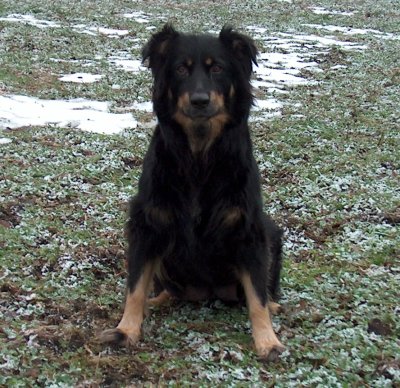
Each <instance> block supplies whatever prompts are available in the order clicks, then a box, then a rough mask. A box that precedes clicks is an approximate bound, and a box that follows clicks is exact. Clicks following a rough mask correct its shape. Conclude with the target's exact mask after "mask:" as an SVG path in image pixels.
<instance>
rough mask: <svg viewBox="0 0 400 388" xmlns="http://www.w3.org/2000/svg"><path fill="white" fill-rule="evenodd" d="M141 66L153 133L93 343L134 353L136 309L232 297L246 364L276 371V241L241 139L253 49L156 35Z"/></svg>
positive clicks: (204, 38)
mask: <svg viewBox="0 0 400 388" xmlns="http://www.w3.org/2000/svg"><path fill="white" fill-rule="evenodd" d="M142 54H143V61H148V66H149V68H150V69H151V71H152V75H153V78H154V86H153V98H152V99H153V106H154V111H155V114H156V115H157V118H158V124H157V126H156V128H155V131H154V134H153V136H152V139H151V142H150V145H149V148H148V151H147V154H146V156H145V158H144V162H143V172H142V175H141V178H140V180H139V190H138V193H137V195H136V196H135V197H134V198H133V199H132V200H131V203H130V213H129V220H128V222H127V226H126V233H127V237H128V251H127V267H128V278H127V291H126V300H125V309H124V313H123V317H122V319H121V321H120V323H119V324H118V326H117V328H115V329H110V330H106V331H105V332H103V334H102V341H103V342H106V343H117V344H123V345H131V344H134V343H136V342H137V341H138V340H139V337H140V333H141V325H142V322H143V318H144V312H145V308H146V305H147V303H150V304H160V303H163V302H165V301H166V300H168V299H170V298H178V299H182V300H189V301H199V300H206V299H210V298H219V299H222V300H223V301H236V300H238V299H239V298H240V295H241V294H242V295H243V294H244V297H245V300H246V302H247V306H248V310H249V315H250V320H251V324H252V334H253V338H254V343H255V347H256V350H257V353H258V355H259V356H260V357H262V358H264V359H266V360H273V359H276V358H277V357H278V355H279V354H280V353H281V352H282V351H283V349H284V346H283V345H282V344H281V342H280V341H279V340H278V338H277V336H276V334H275V332H274V330H273V328H272V323H271V314H274V313H275V312H276V311H277V310H278V309H279V305H278V304H277V303H276V300H277V298H278V296H279V279H280V271H281V266H282V264H281V261H282V260H281V251H282V242H281V240H282V232H281V230H280V229H279V228H278V227H277V226H276V225H275V223H274V222H273V221H272V220H271V219H270V218H269V217H268V216H267V215H266V214H264V212H263V204H262V197H261V186H260V181H259V172H258V168H257V164H256V161H255V159H254V157H253V153H252V142H251V139H250V134H249V128H248V117H249V112H250V108H251V105H252V102H253V96H252V93H251V85H250V77H251V74H252V66H253V64H257V63H256V56H257V54H258V52H257V49H256V46H255V44H254V42H253V40H252V39H251V38H250V37H248V36H246V35H243V34H241V33H239V32H236V31H234V30H233V29H232V28H231V27H228V26H225V27H224V28H222V30H221V32H220V34H219V36H218V37H216V36H212V35H208V34H184V33H180V32H178V31H176V30H175V29H174V27H173V26H172V25H170V24H166V25H165V26H164V27H163V29H162V30H161V31H159V32H157V33H155V34H154V35H153V36H152V37H151V39H150V40H149V42H148V43H147V44H146V45H145V47H144V49H143V53H142ZM153 285H154V289H155V292H156V294H158V295H157V296H156V297H154V298H152V299H150V300H149V299H148V296H149V293H150V291H151V287H152V286H153Z"/></svg>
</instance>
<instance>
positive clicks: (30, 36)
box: [0, 0, 400, 387]
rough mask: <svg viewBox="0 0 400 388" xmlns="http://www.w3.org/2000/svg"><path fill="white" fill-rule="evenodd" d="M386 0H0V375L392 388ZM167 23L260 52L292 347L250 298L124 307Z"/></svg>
mask: <svg viewBox="0 0 400 388" xmlns="http://www.w3.org/2000/svg"><path fill="white" fill-rule="evenodd" d="M399 20H400V5H399V3H398V2H397V1H394V0H393V1H386V0H376V1H373V2H372V1H366V2H365V1H354V2H348V1H344V0H343V1H340V0H331V1H322V0H321V1H317V0H302V1H294V0H293V1H277V0H270V1H256V0H250V1H245V2H243V1H219V2H214V1H162V0H154V1H149V2H139V1H136V2H135V1H125V0H115V1H113V2H110V1H105V0H100V1H96V2H93V1H78V0H70V1H68V2H63V1H53V2H50V1H46V0H40V1H36V0H35V1H23V2H22V1H3V2H1V3H0V165H1V170H0V260H1V272H0V279H1V282H0V287H1V288H0V343H1V347H0V367H1V370H2V372H1V376H0V385H1V386H12V387H14V386H15V387H18V386H21V387H22V386H52V387H56V386H57V387H58V386H79V387H86V386H91V387H96V386H113V387H120V386H128V385H135V386H136V385H146V386H151V385H172V386H175V385H178V386H187V385H195V386H208V385H215V384H218V385H221V386H250V385H251V386H277V387H290V386H296V387H297V386H312V387H317V386H320V387H342V386H344V387H348V386H351V387H356V386H363V387H364V386H372V387H399V386H400V358H399V355H400V342H399V337H400V322H399V319H398V317H399V312H400V306H399V300H400V299H399V297H400V295H399V289H400V288H399V281H400V264H399V259H400V233H399V222H400V208H399V205H400V190H399V187H400V186H399V183H400V179H399V172H400V152H399V150H400V128H399V122H400V111H399V106H400V67H399V64H400V49H399V48H400V32H399V31H400V22H399ZM166 21H171V22H173V23H174V24H175V25H176V27H177V28H179V29H182V30H185V31H188V30H191V31H193V30H195V31H204V32H211V33H217V32H218V31H219V29H220V28H221V27H222V25H224V24H232V25H234V26H236V27H237V28H238V29H240V31H242V32H245V33H247V34H250V35H251V36H253V37H254V39H255V40H256V42H257V46H258V47H259V49H260V53H261V54H260V56H259V58H258V67H257V68H255V74H254V77H253V86H254V94H255V96H256V99H257V104H256V106H255V107H254V109H253V113H252V117H251V128H252V137H253V140H254V148H255V153H256V158H257V162H258V164H259V168H260V171H261V174H262V185H263V193H264V202H265V209H266V211H267V212H269V213H270V214H271V215H272V216H273V217H274V218H275V219H276V220H277V222H278V223H279V224H280V225H281V226H282V227H283V228H284V230H285V263H284V271H283V278H282V300H281V303H282V306H283V308H284V312H283V313H282V314H280V315H279V316H277V317H274V327H275V330H276V331H277V333H278V335H279V337H280V339H281V341H282V342H283V343H284V344H285V345H286V346H287V350H286V351H285V352H284V353H283V355H282V356H281V358H280V360H279V361H278V362H276V363H271V364H265V363H263V362H262V361H260V360H259V359H258V358H257V356H256V355H255V353H254V350H253V348H252V346H253V345H252V341H251V335H250V326H249V320H248V315H247V313H246V309H245V308H244V307H237V306H236V307H229V306H225V305H223V304H222V303H220V302H218V301H217V302H212V303H203V304H185V303H173V304H172V305H169V306H164V307H160V308H154V309H152V310H151V311H150V314H149V317H148V318H147V320H146V322H145V325H144V339H143V341H142V342H141V343H140V344H139V345H138V346H137V347H135V348H134V349H129V350H126V349H114V348H108V347H104V346H102V345H101V344H99V343H98V341H97V335H98V334H99V332H101V331H102V330H103V329H106V328H110V327H113V326H114V325H115V324H117V323H118V319H119V318H120V317H121V312H122V306H123V293H124V278H125V267H124V249H125V239H124V236H123V228H124V223H125V219H126V207H127V202H128V200H129V197H130V196H131V195H132V194H134V193H135V190H136V188H137V180H138V177H139V175H140V171H141V165H142V158H143V155H144V152H145V150H146V147H147V144H148V141H149V138H150V135H151V132H152V130H153V128H154V123H155V120H154V117H153V115H152V113H151V104H150V90H151V89H150V85H151V76H150V73H149V71H148V70H147V69H146V67H144V66H143V65H142V64H141V62H140V50H141V47H142V45H143V44H144V42H145V41H146V40H147V39H148V38H149V36H150V34H151V32H152V31H154V30H156V29H159V28H160V27H161V26H162V25H163V23H164V22H166Z"/></svg>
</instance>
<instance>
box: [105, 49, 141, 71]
mask: <svg viewBox="0 0 400 388" xmlns="http://www.w3.org/2000/svg"><path fill="white" fill-rule="evenodd" d="M108 60H109V62H110V63H111V64H113V65H115V66H117V67H119V68H120V69H122V70H125V71H131V72H135V73H136V72H139V71H142V70H147V68H146V67H145V66H143V65H142V61H140V60H138V59H134V58H133V57H132V55H131V54H130V53H128V52H126V51H121V52H120V53H118V54H117V55H113V56H112V57H109V58H108Z"/></svg>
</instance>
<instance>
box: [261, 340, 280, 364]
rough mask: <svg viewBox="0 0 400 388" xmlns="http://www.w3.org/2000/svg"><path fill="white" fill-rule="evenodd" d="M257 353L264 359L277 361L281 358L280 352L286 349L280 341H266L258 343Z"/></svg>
mask: <svg viewBox="0 0 400 388" xmlns="http://www.w3.org/2000/svg"><path fill="white" fill-rule="evenodd" d="M256 350H257V354H258V356H259V357H260V359H262V360H263V361H267V362H275V361H277V360H278V359H279V356H280V354H281V353H282V352H283V351H284V350H285V347H284V346H283V345H282V344H281V343H280V342H279V341H278V343H271V342H264V343H262V344H256Z"/></svg>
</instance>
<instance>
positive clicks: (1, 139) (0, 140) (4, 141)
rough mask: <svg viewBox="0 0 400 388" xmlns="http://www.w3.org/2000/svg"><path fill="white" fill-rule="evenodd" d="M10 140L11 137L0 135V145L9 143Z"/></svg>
mask: <svg viewBox="0 0 400 388" xmlns="http://www.w3.org/2000/svg"><path fill="white" fill-rule="evenodd" d="M11 142H12V140H11V139H8V138H7V137H0V145H2V144H9V143H11Z"/></svg>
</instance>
